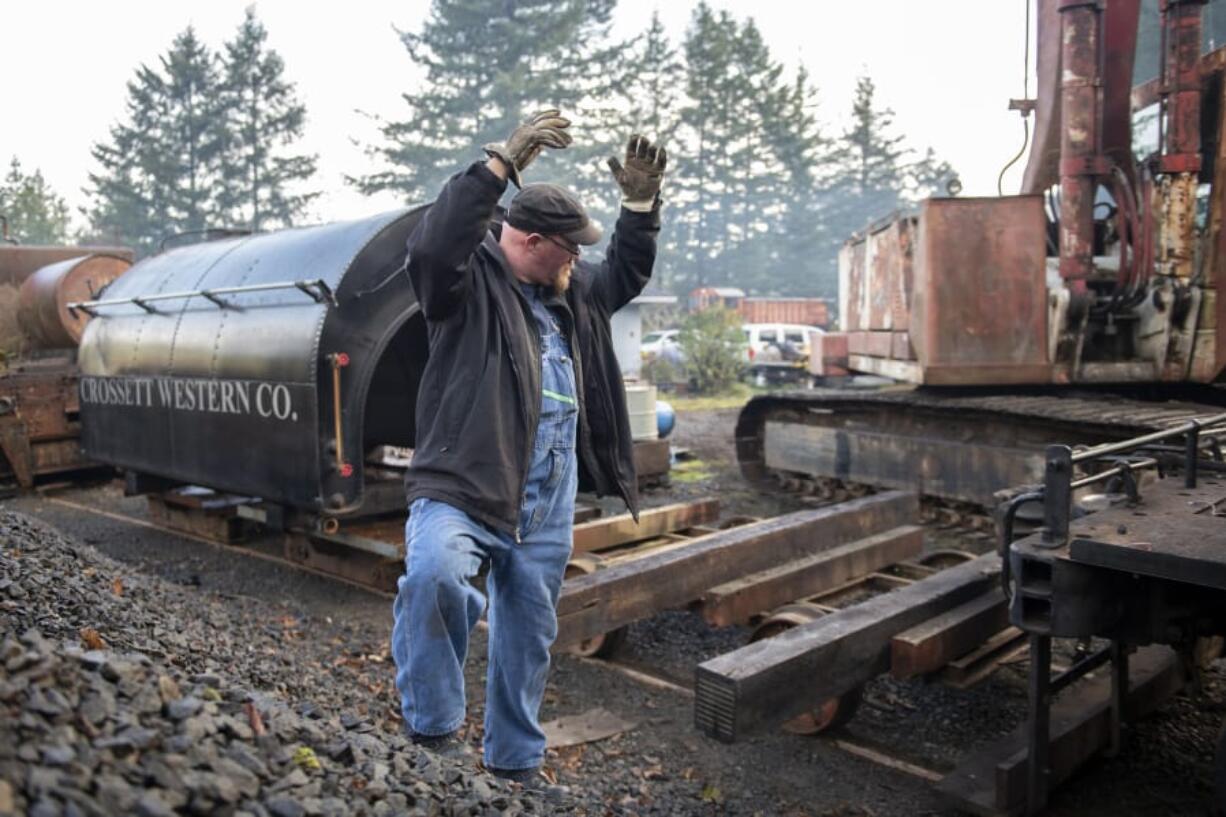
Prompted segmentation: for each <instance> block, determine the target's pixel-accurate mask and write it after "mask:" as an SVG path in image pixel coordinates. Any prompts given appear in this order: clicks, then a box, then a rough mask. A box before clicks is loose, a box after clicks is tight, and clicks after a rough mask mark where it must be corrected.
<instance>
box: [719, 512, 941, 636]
mask: <svg viewBox="0 0 1226 817" xmlns="http://www.w3.org/2000/svg"><path fill="white" fill-rule="evenodd" d="M923 546H924V529H923V528H921V527H918V526H916V525H905V526H902V527H898V528H893V529H891V530H888V531H885V532H884V533H879V534H875V535H873V536H869V537H867V538H865V539H857V540H855V541H854V542H848V543H847V544H845V545H839V546H838V547H833V548H830V549H829V550H825V551H822V552H821V553H816V554H814V555H812V556H806V557H804V558H803V559H796V560H794V561H791V562H787V563H785V564H781V565H778V566H776V567H772V568H769V569H767V570H762V571H759V572H757V573H752V574H750V575H748V576H743V577H741V578H739V579H735V580H733V581H731V582H727V583H725V584H721V585H719V586H718V587H713V588H711V589H710V590H708V591H707V592H706V593H704V594H703V597H702V615H703V618H705V619H706V620H707V622H708V623H709V624H712V625H713V626H716V627H728V626H731V625H733V624H743V623H745V622H748V621H749V620H750V618H752V617H753V616H754V615H755V614H757V613H761V612H765V611H768V610H773V609H774V608H776V607H778V606H779V605H781V604H786V603H788V602H789V601H795V600H796V599H801V598H804V597H805V596H810V595H813V594H814V593H820V592H822V591H823V590H828V589H830V588H832V587H835V586H836V585H838V584H841V583H843V582H846V581H849V580H851V579H854V578H856V577H857V576H864V575H867V574H869V573H872V572H873V571H874V570H878V569H879V568H882V567H885V566H886V565H890V564H893V563H894V562H899V561H902V560H903V559H909V558H911V557H912V556H915V555H917V554H918V553H919V552H920V550H921V549H922V548H923Z"/></svg>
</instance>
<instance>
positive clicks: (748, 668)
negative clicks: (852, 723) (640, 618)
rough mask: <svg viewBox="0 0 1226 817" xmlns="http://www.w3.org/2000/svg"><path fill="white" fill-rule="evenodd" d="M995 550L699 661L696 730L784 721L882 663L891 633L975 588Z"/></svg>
mask: <svg viewBox="0 0 1226 817" xmlns="http://www.w3.org/2000/svg"><path fill="white" fill-rule="evenodd" d="M999 575H1000V557H999V556H997V555H996V554H995V553H992V554H987V555H985V556H980V557H978V558H976V559H973V560H971V561H969V562H966V563H964V564H961V565H958V566H956V567H951V568H949V569H948V570H943V571H941V572H939V573H936V574H933V575H932V576H929V577H928V578H926V579H921V580H919V581H917V582H915V583H914V584H911V585H908V586H907V587H902V588H899V589H898V590H894V591H892V592H890V593H883V594H882V595H880V596H875V597H873V598H871V599H868V600H867V601H864V602H861V603H860V604H855V605H852V606H851V607H846V608H844V609H842V610H839V611H837V612H834V613H831V614H830V615H828V616H824V617H823V618H820V619H817V620H816V621H813V622H811V623H809V624H804V625H801V626H799V627H795V628H793V629H791V630H788V631H787V632H784V633H782V634H780V635H778V636H776V637H774V638H770V639H766V640H763V641H757V642H754V643H752V644H749V645H746V646H745V647H742V648H741V649H739V650H734V651H733V652H730V653H725V654H724V655H721V656H718V657H717V658H713V659H711V660H710V661H707V662H706V663H704V664H701V665H699V667H698V669H697V672H696V677H695V693H696V694H695V701H694V719H695V724H696V725H697V727H698V729H699V730H700V731H701V732H703V733H705V734H707V735H709V736H711V737H714V738H717V739H719V740H723V741H727V742H732V741H735V740H737V739H739V738H741V737H743V736H744V735H746V734H748V733H751V732H754V731H759V730H762V729H766V728H769V727H772V726H776V725H778V724H781V723H783V722H784V721H786V720H788V719H789V718H791V717H793V716H795V715H799V714H800V713H801V712H805V711H807V710H810V709H812V708H813V707H815V706H816V705H818V704H819V703H821V702H822V701H825V700H827V699H829V698H833V697H836V696H839V695H842V694H843V693H845V692H848V691H849V690H851V689H853V688H854V687H857V686H859V685H860V684H862V683H864V682H865V681H867V680H869V679H870V678H872V677H873V676H875V675H877V674H878V673H880V672H884V671H886V670H887V669H889V660H890V639H892V638H893V637H894V636H895V635H896V634H898V633H900V632H902V631H903V630H906V629H908V628H910V627H914V626H915V625H916V624H918V623H919V622H921V621H923V620H925V619H928V618H931V617H932V616H934V615H938V614H940V613H942V612H944V611H946V610H949V609H951V608H953V607H956V606H958V605H959V604H962V603H963V602H965V601H968V600H969V599H972V598H974V597H976V596H978V595H981V594H982V593H983V592H984V591H985V590H987V589H988V587H989V586H990V585H991V584H992V583H993V582H996V581H998V580H999Z"/></svg>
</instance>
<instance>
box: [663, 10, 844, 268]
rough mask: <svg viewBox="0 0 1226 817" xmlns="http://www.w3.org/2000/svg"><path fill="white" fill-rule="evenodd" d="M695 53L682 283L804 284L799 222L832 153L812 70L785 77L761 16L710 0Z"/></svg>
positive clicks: (687, 112)
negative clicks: (821, 127) (736, 12)
mask: <svg viewBox="0 0 1226 817" xmlns="http://www.w3.org/2000/svg"><path fill="white" fill-rule="evenodd" d="M685 54H686V75H687V82H686V90H687V93H688V97H689V99H688V102H687V104H686V105H685V107H684V108H683V110H682V123H683V127H682V129H681V139H682V140H683V141H684V143H685V144H684V151H685V153H684V161H683V162H682V166H681V169H680V171H679V173H678V175H679V177H680V178H679V180H678V185H677V186H678V187H680V188H681V195H680V196H679V197H678V201H677V204H676V205H675V206H674V208H673V211H672V212H674V213H676V214H677V215H676V216H675V217H676V218H677V219H678V221H679V231H678V232H679V239H680V244H681V246H680V248H679V252H678V254H677V256H678V261H677V267H678V272H677V275H676V281H675V285H674V289H675V290H676V291H678V292H684V291H686V290H687V289H689V288H691V287H696V286H705V285H731V286H739V287H742V288H744V289H747V290H750V291H755V292H784V291H795V289H796V288H798V287H801V286H803V284H802V283H801V278H802V273H801V272H800V271H799V270H798V269H796V268H795V267H794V266H789V263H790V262H791V261H793V260H794V257H795V255H796V254H797V252H798V250H797V249H796V248H797V247H800V246H803V245H804V243H805V237H806V236H807V235H808V234H809V233H810V232H811V229H810V228H809V227H808V226H806V227H805V229H802V230H800V231H799V232H797V233H793V232H791V230H792V228H793V227H796V226H798V225H800V224H801V223H802V222H803V221H804V219H805V218H806V217H808V216H811V215H812V213H813V212H814V211H813V208H814V207H815V202H814V198H815V197H814V195H813V179H814V174H815V173H817V172H818V170H819V168H818V165H819V164H820V162H821V161H823V160H824V156H825V147H824V142H823V140H822V137H821V135H820V133H819V131H818V128H817V125H816V119H815V117H814V115H813V112H812V107H813V106H814V104H815V103H814V100H813V95H812V93H811V91H810V89H809V87H808V84H807V82H808V81H807V76H806V75H804V74H801V75H800V76H799V77H798V78H797V80H796V83H795V84H791V83H787V82H784V81H783V79H782V68H781V66H780V65H779V64H778V63H776V62H775V61H774V60H773V59H772V58H771V55H770V50H769V49H768V48H767V46H766V44H765V42H764V41H763V39H762V36H761V33H760V32H759V30H758V28H757V26H756V24H755V23H754V22H753V21H752V20H748V21H746V22H745V23H743V24H738V23H737V22H736V21H735V20H734V19H733V18H732V17H731V15H730V14H729V13H728V12H726V11H724V12H719V13H715V12H713V11H712V10H711V9H710V7H709V6H707V5H706V4H705V3H700V4H699V6H698V8H697V9H696V10H695V12H694V16H693V18H692V20H691V24H690V28H689V29H688V31H687V35H686V41H685ZM670 201H671V197H670ZM677 211H679V213H678V212H677Z"/></svg>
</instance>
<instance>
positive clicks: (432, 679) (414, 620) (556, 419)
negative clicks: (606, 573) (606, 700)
mask: <svg viewBox="0 0 1226 817" xmlns="http://www.w3.org/2000/svg"><path fill="white" fill-rule="evenodd" d="M542 358H543V360H542V363H543V369H542V372H543V386H544V389H545V391H546V394H545V395H544V396H543V397H542V411H541V421H540V425H539V426H538V428H537V433H536V442H535V443H534V445H533V450H532V462H531V465H530V468H529V472H528V481H527V485H526V487H525V491H524V501H523V504H522V506H521V508H520V517H519V533H520V541H519V542H516V541H515V538H514V537H512V536H509V535H508V534H506V533H503V532H501V531H495V530H493V529H492V528H490V527H488V526H486V525H483V524H482V523H480V522H477V521H476V520H474V519H473V518H472V517H470V516H469V515H468V514H466V513H464V512H463V511H461V510H459V509H457V508H454V507H452V506H451V505H448V504H446V503H444V502H439V501H436V500H433V499H418V500H416V501H414V502H413V505H412V506H411V507H410V509H409V519H408V522H407V523H406V525H405V573H404V575H403V576H401V577H400V580H399V583H398V593H397V595H396V601H395V604H394V606H393V615H394V624H393V627H392V657H393V658H394V659H395V661H396V687H397V689H398V690H399V692H400V701H401V704H400V706H401V713H402V715H403V716H404V720H405V723H406V724H408V727H409V729H411V730H412V731H413V732H415V733H417V734H420V735H443V734H447V733H449V732H453V731H455V730H456V729H458V728H459V727H460V725H461V724H463V722H464V713H465V694H464V660H465V657H466V656H467V654H468V638H469V634H470V633H471V632H472V628H473V627H475V626H476V624H477V621H478V619H480V618H481V614H482V612H483V611H484V609H485V607H486V599H485V597H484V596H483V595H482V594H481V592H480V591H479V590H477V589H476V588H475V587H473V585H472V584H471V583H470V580H471V579H472V578H473V577H474V576H476V575H477V572H478V570H479V569H480V567H481V565H482V563H488V565H489V574H488V575H487V577H486V582H485V588H486V592H487V593H488V594H489V671H488V673H487V676H486V701H485V746H484V754H485V765H486V766H488V767H491V768H495V769H529V768H534V767H537V766H539V765H541V761H542V760H543V759H544V755H545V734H544V732H542V731H541V728H540V724H539V722H538V720H537V715H538V713H539V712H540V706H541V699H542V697H543V696H544V694H545V680H546V677H547V676H548V673H549V648H550V646H551V645H552V644H553V641H554V639H555V638H556V637H557V634H558V618H557V604H558V594H559V593H560V592H561V588H562V576H563V574H564V573H565V571H566V562H567V560H568V559H569V558H570V553H571V544H572V540H573V527H572V526H573V522H574V509H575V491H576V490H577V488H578V481H579V474H578V464H577V460H576V456H575V427H576V424H577V411H576V407H575V404H574V403H573V400H572V402H570V403H567V402H566V401H565V400H558V399H556V398H557V397H563V398H565V397H568V396H573V395H574V394H575V384H574V373H573V368H572V364H571V361H570V359H569V350H568V349H567V346H566V343H565V341H564V340H563V339H561V336H560V335H558V334H556V333H551V334H547V335H545V336H544V337H543V338H542ZM550 395H553V396H552V397H551V396H550Z"/></svg>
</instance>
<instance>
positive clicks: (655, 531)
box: [574, 499, 719, 553]
mask: <svg viewBox="0 0 1226 817" xmlns="http://www.w3.org/2000/svg"><path fill="white" fill-rule="evenodd" d="M717 518H719V500H718V499H700V500H697V501H695V502H684V503H677V504H675V505H665V506H664V507H662V508H650V509H648V510H645V511H643V512H642V513H640V514H639V521H638V522H635V521H634V517H633V516H631V515H630V514H622V515H621V516H610V517H608V518H605V519H595V520H592V521H590V522H582V523H579V524H577V525H575V528H574V530H575V545H574V549H575V553H587V552H590V551H594V550H604V549H605V548H610V547H616V546H617V545H624V544H627V543H629V542H636V541H638V540H640V539H650V538H651V537H653V536H662V535H664V534H666V533H671V532H672V531H677V530H681V529H683V528H690V527H693V526H694V525H703V524H705V523H707V522H713V521H715V520H716V519H717Z"/></svg>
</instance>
